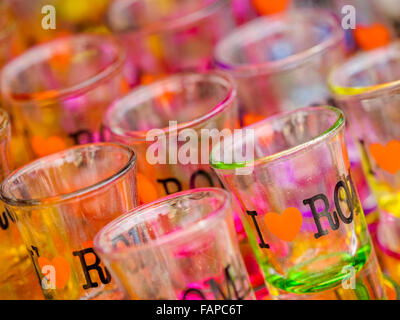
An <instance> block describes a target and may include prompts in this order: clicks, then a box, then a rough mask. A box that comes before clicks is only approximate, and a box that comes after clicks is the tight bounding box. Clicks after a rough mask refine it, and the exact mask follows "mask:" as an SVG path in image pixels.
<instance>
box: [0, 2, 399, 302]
mask: <svg viewBox="0 0 400 320" xmlns="http://www.w3.org/2000/svg"><path fill="white" fill-rule="evenodd" d="M177 5H178V4H177ZM228 7H229V3H228V2H226V1H218V2H215V3H214V2H213V3H212V4H211V5H210V6H207V7H206V9H207V12H208V13H210V12H214V11H212V10H215V13H216V12H219V14H220V16H215V15H213V16H212V17H211V15H200V16H199V15H198V12H196V13H197V15H195V16H191V15H190V17H191V19H194V18H196V19H197V20H196V19H194V20H190V19H189V18H186V19H189V20H190V22H191V26H192V27H191V28H185V29H184V32H180V33H179V34H178V33H175V32H167V31H165V32H164V31H163V32H162V33H160V30H162V28H163V25H162V24H160V23H157V24H156V23H154V25H153V28H154V30H152V31H151V32H149V34H146V35H142V34H140V36H139V35H138V33H128V34H123V37H122V40H123V41H122V44H121V43H120V42H119V41H117V40H116V39H115V38H114V37H113V36H110V35H94V34H82V35H73V36H69V37H65V38H61V39H58V40H54V41H51V42H47V43H44V44H42V45H39V46H36V47H34V48H32V49H29V50H27V51H26V52H25V53H23V54H21V55H19V56H18V57H17V58H15V59H14V60H12V61H11V62H9V63H8V64H7V65H6V66H5V67H4V68H3V70H2V74H1V95H2V99H3V107H4V109H6V110H7V111H8V112H9V114H10V115H11V119H9V117H8V116H7V115H6V113H4V115H3V116H2V119H3V120H2V128H3V129H2V133H3V134H2V157H1V159H2V173H3V177H2V178H3V179H4V178H5V181H4V182H3V184H2V189H1V197H2V199H3V201H4V202H5V204H6V206H5V209H4V210H3V213H2V216H1V217H2V219H1V227H2V229H3V230H4V231H3V235H2V238H4V240H2V241H1V243H2V244H3V248H4V249H3V250H2V258H1V260H2V261H3V262H4V263H3V264H2V270H1V271H2V272H1V274H2V275H3V276H2V279H3V280H1V290H0V292H1V296H2V297H4V298H40V296H41V292H40V291H43V293H44V296H45V297H46V298H49V299H78V298H88V299H94V298H101V299H104V298H109V299H120V298H131V299H160V298H166V299H210V298H211V299H219V298H222V299H224V298H225V299H227V298H248V299H251V298H254V297H255V295H254V293H253V291H256V294H257V298H262V297H264V296H265V290H264V291H263V290H257V289H259V288H260V287H262V286H263V284H264V282H265V283H266V284H267V287H268V290H269V294H270V296H271V297H273V298H278V299H312V298H315V299H383V298H386V297H388V296H389V297H391V296H393V295H396V294H393V292H394V293H396V284H395V282H394V281H388V280H387V279H385V278H384V277H383V276H382V273H381V270H380V267H379V265H378V263H377V260H376V255H375V251H374V248H373V246H372V242H371V239H370V236H369V232H368V230H367V223H366V221H365V220H364V213H365V214H366V216H367V221H368V222H369V224H370V229H371V230H372V231H374V230H376V229H377V232H374V234H373V237H374V240H375V242H374V243H375V244H376V245H377V247H378V249H379V250H380V251H381V257H382V259H383V260H382V261H384V263H383V266H384V267H385V271H387V272H389V273H390V275H391V277H392V278H394V279H395V280H399V274H398V261H397V260H398V258H399V256H398V255H399V253H398V252H400V248H399V247H398V246H399V241H398V234H399V233H398V231H397V229H398V227H397V225H398V215H399V214H400V213H399V212H398V211H397V210H398V209H397V200H396V199H397V197H398V190H399V185H398V184H399V181H398V180H399V178H398V176H399V175H398V168H399V165H398V161H396V155H397V153H400V152H399V151H398V149H400V147H399V146H398V144H400V142H397V140H396V139H398V137H397V135H398V133H397V131H398V130H397V128H396V122H397V121H398V118H399V116H398V113H397V112H396V110H395V108H396V89H397V85H398V84H397V81H398V71H397V69H398V58H399V54H398V49H399V45H398V44H397V43H396V42H394V43H393V44H391V45H390V46H388V47H385V48H382V49H376V50H374V51H370V52H368V53H364V54H361V55H358V56H355V57H352V58H349V59H347V58H346V56H347V52H346V45H345V41H344V40H345V32H344V30H343V29H342V28H341V25H340V21H339V20H338V19H337V17H335V16H334V15H333V14H332V13H330V12H327V11H323V10H317V9H308V10H297V11H290V12H288V13H284V14H280V15H276V16H270V17H268V18H266V17H260V18H257V19H255V20H254V21H251V22H249V23H247V24H244V25H243V26H242V27H239V28H238V29H235V30H233V31H232V32H231V29H232V28H233V26H234V23H232V21H229V17H228V15H227V12H228V11H227V10H226V8H228ZM180 8H181V7H180ZM223 8H225V9H223ZM189 9H190V10H192V9H193V8H189ZM211 9H212V10H211ZM217 9H218V10H217ZM203 13H204V12H203ZM157 18H159V17H157ZM128 20H129V19H128ZM129 21H134V20H129ZM160 21H163V20H160ZM171 21H175V20H171ZM176 21H178V22H179V23H183V22H182V21H181V20H180V19H177V20H176ZM154 22H156V20H155V21H154ZM178 22H176V23H178ZM179 23H178V24H177V25H176V26H174V28H175V27H176V28H178V29H179V26H180V25H179ZM228 25H229V27H226V26H228ZM171 28H172V27H171ZM143 39H145V41H143ZM124 47H125V48H127V49H128V50H124V49H123V48H124ZM214 47H215V48H214ZM213 57H214V58H213ZM211 61H215V66H216V67H217V68H218V69H220V70H219V71H208V72H202V73H200V72H199V71H201V70H203V69H208V68H210V67H211V64H210V63H211ZM160 65H162V67H160ZM335 65H339V67H337V68H335V69H334V71H333V72H331V70H332V68H333V66H335ZM193 66H196V67H195V70H197V72H192V73H186V74H178V75H172V76H167V74H168V73H171V72H172V73H173V72H177V71H181V70H187V69H188V68H194V67H193ZM160 70H163V71H162V72H160ZM330 72H331V73H330ZM329 73H330V76H329V79H328V80H327V78H328V74H329ZM158 78H160V79H158ZM148 82H151V83H150V84H147V83H148ZM138 84H142V86H139V87H137V88H135V89H133V90H132V89H131V88H132V87H135V86H136V85H138ZM329 89H330V90H329ZM324 104H336V105H338V106H340V107H341V108H342V109H343V110H344V112H345V113H346V116H347V118H348V119H349V120H350V121H349V123H350V125H349V127H348V128H349V130H351V131H352V132H351V133H352V135H351V137H352V138H350V135H349V137H348V139H347V146H348V148H349V152H347V151H346V146H345V143H344V135H343V133H344V130H345V129H344V116H343V114H342V113H341V111H339V110H337V109H333V108H329V107H313V108H305V109H298V108H299V107H301V106H307V105H324ZM284 111H289V113H284V114H282V113H281V112H284ZM277 113H279V115H276V116H272V115H274V114H277ZM270 116H272V117H270ZM267 117H268V118H267ZM170 121H177V123H178V124H177V126H176V127H173V126H172V127H171V126H168V125H169V124H170V123H169V122H170ZM255 122H256V123H255ZM10 123H11V129H10ZM253 123H255V124H253ZM240 127H245V129H250V130H252V132H254V134H255V135H254V138H255V140H254V143H255V145H254V147H255V148H254V150H255V153H254V154H253V156H254V158H255V160H254V161H251V160H250V159H245V160H247V161H244V162H243V161H242V162H238V163H235V162H233V163H225V162H224V161H222V160H221V159H219V158H218V157H217V158H214V161H213V162H212V163H211V164H212V166H213V167H214V169H211V167H210V165H209V164H208V163H200V164H198V163H194V164H190V163H189V164H181V163H170V162H168V160H167V163H150V162H149V161H148V157H147V155H148V151H149V150H150V149H151V148H152V147H154V146H158V147H160V144H157V143H155V139H148V138H149V131H150V130H151V129H155V128H158V129H163V133H164V134H165V136H166V137H168V138H169V137H171V136H176V135H178V134H179V133H181V132H183V131H184V130H185V129H193V130H194V132H196V133H198V137H200V136H201V134H200V132H201V130H202V129H207V130H212V129H217V130H218V132H222V130H223V129H229V130H231V132H233V130H234V129H238V128H240ZM10 130H11V131H12V134H11V135H10ZM10 136H11V143H10V147H11V152H10V153H9V152H8V148H9V140H10ZM102 140H106V141H112V142H119V143H122V145H119V144H115V143H97V142H99V141H102ZM399 141H400V140H399ZM158 142H159V140H158ZM185 142H186V141H178V142H177V146H176V149H174V150H179V149H180V148H181V147H182V146H184V144H185ZM250 142H251V141H249V140H248V139H247V138H246V137H245V138H244V139H243V138H242V139H239V141H236V144H235V143H233V142H232V145H231V149H237V150H242V148H244V147H245V146H246V147H247V146H251V143H250ZM86 143H90V144H88V145H84V146H82V147H72V146H74V145H76V144H86ZM198 145H199V146H201V147H199V149H198V150H197V152H198V156H199V159H202V158H203V157H202V155H203V154H209V153H210V151H211V150H210V146H209V144H205V147H203V144H202V143H201V141H200V142H199V144H198ZM356 145H358V149H359V150H360V151H361V152H360V153H358V152H357V150H356V147H355V146H356ZM128 146H131V147H133V149H131V148H130V147H128ZM218 148H219V147H218V146H215V148H214V150H218ZM65 149H67V150H66V151H63V150H65ZM245 149H246V148H245ZM170 151H171V150H170V149H169V148H166V150H165V152H166V153H165V159H171V157H174V155H172V154H171V153H170ZM215 152H216V151H215ZM359 155H360V156H359ZM212 156H213V153H212V152H211V158H212ZM36 158H40V159H39V160H36V161H34V162H30V163H29V164H28V165H26V166H23V167H22V168H20V169H18V170H17V171H15V172H13V173H12V174H11V175H10V176H8V177H7V178H6V176H7V175H8V174H9V172H10V171H11V170H12V168H13V167H14V166H16V167H20V166H22V165H24V164H25V163H27V162H28V161H31V160H34V159H36ZM206 158H208V157H206ZM360 158H361V159H362V161H360V160H359V159H360ZM361 164H362V166H363V169H364V173H365V176H366V177H367V180H368V182H369V185H370V186H372V189H373V191H374V196H375V199H376V200H378V204H379V211H380V219H379V224H378V218H377V217H378V215H377V212H378V210H377V208H376V204H375V201H374V197H372V196H371V194H370V192H369V188H368V185H367V183H366V181H365V178H364V174H363V173H362V169H361ZM136 165H137V172H136ZM350 165H351V166H352V169H351V171H350ZM243 169H249V170H245V171H246V172H245V173H246V174H243V173H241V172H242V170H243ZM399 169H400V168H399ZM218 186H220V187H222V186H224V187H225V188H226V189H227V190H229V191H230V193H228V192H227V191H224V190H222V189H214V188H209V187H218ZM202 187H205V188H206V189H201V190H198V188H202ZM193 188H196V189H195V190H192V191H183V190H188V189H193ZM356 190H357V191H356ZM178 191H183V193H179V194H174V193H175V192H178ZM164 196H167V198H163V199H161V200H158V199H159V198H160V197H164ZM231 198H233V199H231ZM359 199H360V200H361V205H360V201H359ZM237 200H238V201H237ZM138 204H146V205H144V206H142V207H140V208H138V209H134V208H135V207H136V206H137V205H138ZM132 210H133V211H132ZM363 211H364V213H363ZM127 212H130V213H128V215H127V216H123V217H119V218H118V219H117V220H116V221H114V222H112V223H111V224H110V225H108V226H107V227H105V228H104V229H102V228H103V227H104V226H105V225H106V224H107V223H109V222H110V221H112V220H114V219H115V218H117V217H118V216H121V215H123V214H125V213H127ZM232 217H233V220H232ZM14 224H16V225H17V227H18V228H16V226H14ZM17 229H18V230H17ZM100 229H102V231H101V232H100V234H98V236H97V238H96V240H95V243H93V239H94V237H95V235H96V234H97V233H98V232H99V230H100ZM21 236H22V240H21V238H20V237H21ZM23 243H24V244H23ZM238 243H239V246H238ZM250 247H252V249H251V248H250ZM26 248H28V252H27V251H26ZM93 248H95V249H93ZM95 250H96V251H95ZM95 252H96V253H97V254H99V256H100V258H101V259H102V261H103V262H104V263H105V265H107V267H108V269H106V268H105V267H104V265H103V263H102V262H100V258H99V256H98V255H97V254H96V253H95ZM30 259H31V260H32V261H33V265H34V269H33V268H32V266H31V262H30V261H29V260H30ZM244 266H246V268H245V267H244ZM246 269H247V271H246ZM260 270H261V271H260ZM35 271H36V275H37V276H38V278H39V285H37V280H35V277H36V276H35V274H34V273H35ZM352 272H354V275H355V280H356V281H355V286H353V285H352V284H353V282H352V279H351V277H350V279H347V277H348V275H349V274H350V275H351V274H352ZM248 274H249V275H248ZM262 274H263V275H262ZM346 281H349V284H348V285H347V284H344V283H345V282H346ZM346 283H347V282H346ZM385 286H386V289H387V290H386V291H385ZM252 288H254V289H256V290H253V289H252Z"/></svg>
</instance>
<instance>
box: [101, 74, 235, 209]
mask: <svg viewBox="0 0 400 320" xmlns="http://www.w3.org/2000/svg"><path fill="white" fill-rule="evenodd" d="M103 127H104V137H105V139H106V140H107V141H115V142H119V143H123V144H126V145H129V146H131V147H133V148H134V149H135V150H136V152H137V157H138V159H137V163H138V194H139V199H140V202H141V203H146V202H151V201H154V200H156V199H158V198H160V197H162V196H165V195H169V194H172V193H174V192H179V191H183V190H187V189H193V188H196V187H197V188H199V187H210V186H211V187H212V186H221V184H220V182H219V180H218V177H217V176H216V175H215V174H214V172H213V171H212V170H211V168H210V167H209V153H210V150H211V147H212V143H216V141H217V140H218V139H220V138H222V137H223V135H229V134H231V133H232V132H233V131H234V129H236V128H239V120H238V109H237V101H236V89H235V86H234V84H233V80H232V79H231V78H230V77H229V76H228V75H226V74H223V73H220V72H214V71H211V72H207V73H204V74H199V73H183V74H178V75H172V76H169V77H167V78H165V79H163V80H159V81H156V82H155V83H153V84H150V85H146V86H140V87H138V88H137V89H134V90H132V91H131V92H130V93H129V94H128V95H126V96H124V97H122V98H121V99H118V100H117V101H115V103H113V104H112V105H111V106H110V108H109V109H108V110H107V112H106V114H105V117H104V126H103ZM214 140H215V141H214Z"/></svg>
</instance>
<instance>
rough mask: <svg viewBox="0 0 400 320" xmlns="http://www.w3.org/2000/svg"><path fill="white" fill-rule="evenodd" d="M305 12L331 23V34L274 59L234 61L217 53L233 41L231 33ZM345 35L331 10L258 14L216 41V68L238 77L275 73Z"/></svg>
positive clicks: (318, 51)
mask: <svg viewBox="0 0 400 320" xmlns="http://www.w3.org/2000/svg"><path fill="white" fill-rule="evenodd" d="M305 14H307V15H309V16H311V17H312V18H313V19H314V20H315V19H319V20H322V21H324V22H328V23H329V25H330V27H331V35H330V36H329V37H328V38H327V39H325V40H324V41H322V42H319V43H317V44H316V45H314V46H312V47H310V48H308V49H306V50H303V51H301V52H298V53H295V54H293V55H290V56H288V57H286V58H283V59H279V60H275V61H264V62H257V63H244V64H237V63H236V64H235V63H229V62H226V60H225V59H221V58H220V57H221V54H219V52H218V51H223V50H222V49H223V48H224V47H225V46H226V44H227V43H229V42H230V41H232V39H233V38H234V37H237V36H239V35H243V34H247V33H248V32H249V30H250V29H255V28H256V27H257V28H259V27H260V25H266V24H270V23H271V22H274V21H280V20H282V19H283V18H287V17H290V16H304V15H305ZM344 39H345V34H344V32H343V31H342V28H341V26H340V23H339V20H338V18H337V16H336V15H335V14H334V13H332V12H330V11H328V10H325V9H319V8H303V9H300V11H295V12H293V11H289V12H284V13H278V14H275V15H273V16H268V17H267V16H261V17H258V18H256V19H254V20H251V21H249V22H247V23H246V24H244V25H242V26H239V27H238V28H237V29H235V30H233V31H232V32H231V33H230V34H229V35H228V36H226V37H225V38H223V39H222V40H220V41H219V43H217V45H216V47H215V51H214V60H215V63H216V65H217V67H218V68H220V69H222V70H225V71H229V72H230V73H234V74H235V75H237V76H238V77H246V76H247V77H248V76H252V75H254V74H260V73H263V74H274V73H278V72H283V71H285V70H290V69H293V68H296V67H298V66H301V65H303V64H305V63H306V62H307V61H309V60H310V59H312V58H314V57H315V56H318V55H320V54H322V53H325V52H326V51H328V50H330V49H331V48H332V47H335V46H338V45H340V44H341V43H342V42H343V40H344Z"/></svg>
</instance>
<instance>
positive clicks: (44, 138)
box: [1, 34, 127, 165]
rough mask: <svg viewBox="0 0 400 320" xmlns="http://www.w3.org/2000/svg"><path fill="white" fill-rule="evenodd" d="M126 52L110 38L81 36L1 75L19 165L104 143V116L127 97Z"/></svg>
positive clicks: (31, 55) (27, 57) (25, 58)
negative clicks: (102, 139) (92, 144)
mask: <svg viewBox="0 0 400 320" xmlns="http://www.w3.org/2000/svg"><path fill="white" fill-rule="evenodd" d="M123 63H124V51H123V49H122V48H121V47H120V45H119V44H118V43H117V42H116V41H115V39H113V38H112V37H109V36H98V35H89V34H84V35H77V36H72V37H65V38H61V39H58V40H55V41H52V42H48V43H45V44H43V45H40V46H36V47H34V48H32V49H30V50H28V51H26V52H25V53H24V54H22V55H20V56H18V57H17V58H16V59H14V60H12V61H11V62H10V63H9V64H7V65H6V66H5V67H4V69H3V72H2V75H1V94H2V98H3V102H4V107H5V108H6V110H8V111H9V112H10V114H11V115H12V124H13V139H12V149H13V150H12V151H13V155H14V159H15V161H16V164H17V165H22V164H25V163H26V162H27V161H29V160H32V159H35V158H37V157H41V156H45V155H48V154H51V153H54V152H57V151H61V150H63V149H66V148H67V147H70V146H73V145H76V144H85V143H90V142H97V141H99V140H100V138H101V123H102V116H103V114H104V112H105V110H106V108H107V107H108V106H109V104H110V103H111V102H112V101H113V100H114V99H116V98H117V97H119V96H121V95H123V94H124V93H125V92H126V88H127V82H126V79H125V78H124V76H123V74H122V72H121V70H122V66H123Z"/></svg>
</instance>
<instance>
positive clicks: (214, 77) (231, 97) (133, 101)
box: [103, 70, 237, 141]
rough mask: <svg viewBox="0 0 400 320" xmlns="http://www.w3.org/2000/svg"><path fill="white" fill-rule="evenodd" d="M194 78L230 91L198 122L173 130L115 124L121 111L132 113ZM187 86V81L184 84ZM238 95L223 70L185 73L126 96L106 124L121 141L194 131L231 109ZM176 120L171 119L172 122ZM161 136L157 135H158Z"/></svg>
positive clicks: (105, 119) (110, 110)
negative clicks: (173, 85) (170, 86)
mask: <svg viewBox="0 0 400 320" xmlns="http://www.w3.org/2000/svg"><path fill="white" fill-rule="evenodd" d="M188 78H191V79H194V81H193V82H196V81H199V80H202V79H204V80H205V81H208V82H209V83H214V84H221V85H223V86H224V87H225V88H226V90H227V92H226V94H225V97H224V98H223V99H222V100H221V101H219V102H217V103H216V104H215V105H214V106H213V107H210V109H209V110H208V111H207V112H206V113H205V114H203V115H201V116H199V117H196V118H195V119H192V120H189V121H183V122H180V123H177V126H176V127H174V128H173V129H171V128H170V127H163V128H151V129H148V130H126V129H122V128H121V126H119V125H112V120H111V119H113V118H114V115H115V114H118V112H121V111H125V110H132V109H135V108H138V107H139V106H140V105H141V104H142V103H143V101H146V100H150V99H152V98H154V97H157V96H159V95H160V94H161V92H163V91H164V90H165V88H167V87H168V86H166V84H168V83H171V82H172V83H174V82H175V81H178V80H179V79H188ZM184 83H185V82H184ZM236 96H237V91H236V86H235V84H234V80H233V78H232V77H231V76H230V75H229V74H227V73H225V72H221V71H216V70H212V71H208V72H205V73H196V72H185V73H178V74H175V75H171V76H168V77H166V78H163V79H161V80H157V81H155V82H153V83H151V84H148V85H142V86H139V87H137V88H134V89H133V90H132V91H131V92H129V93H128V94H126V95H125V96H123V97H122V98H120V99H117V100H116V101H114V102H113V103H112V104H111V105H110V107H109V108H108V110H107V111H106V113H105V115H104V117H103V125H104V128H106V129H108V130H110V132H111V133H112V134H113V135H115V136H117V137H120V138H129V139H133V140H135V141H146V137H147V134H148V132H149V131H150V130H154V129H158V130H162V131H163V133H164V134H165V135H170V134H174V133H177V132H179V131H181V130H183V129H187V128H193V127H196V126H198V125H200V124H202V123H204V122H206V121H207V120H209V119H211V118H213V117H215V116H216V115H218V114H220V113H222V112H223V111H224V110H226V109H227V108H229V106H230V105H231V104H232V103H235V99H236ZM172 120H173V119H170V121H172ZM155 136H157V135H155Z"/></svg>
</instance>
